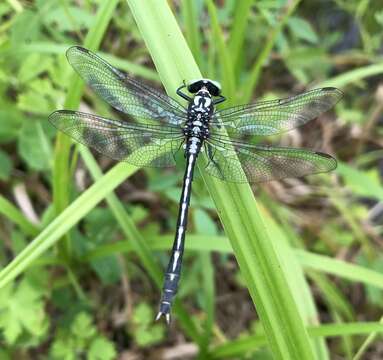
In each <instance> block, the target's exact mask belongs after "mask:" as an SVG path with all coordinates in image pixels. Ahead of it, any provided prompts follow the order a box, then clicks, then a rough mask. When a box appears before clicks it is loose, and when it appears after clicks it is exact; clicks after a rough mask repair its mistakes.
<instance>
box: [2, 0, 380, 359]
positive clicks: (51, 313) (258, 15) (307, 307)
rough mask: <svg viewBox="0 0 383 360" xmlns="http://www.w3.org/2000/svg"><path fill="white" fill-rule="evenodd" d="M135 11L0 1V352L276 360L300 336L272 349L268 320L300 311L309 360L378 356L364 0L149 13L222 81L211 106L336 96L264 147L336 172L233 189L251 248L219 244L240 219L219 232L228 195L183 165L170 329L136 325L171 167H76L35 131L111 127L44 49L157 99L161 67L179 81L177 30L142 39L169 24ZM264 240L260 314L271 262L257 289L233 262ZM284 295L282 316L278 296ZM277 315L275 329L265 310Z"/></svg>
mask: <svg viewBox="0 0 383 360" xmlns="http://www.w3.org/2000/svg"><path fill="white" fill-rule="evenodd" d="M139 3H140V2H138V1H133V0H132V1H128V3H127V2H125V1H116V0H114V1H108V2H101V1H93V0H87V1H84V2H79V1H66V0H57V1H56V0H51V1H41V0H40V1H34V2H23V1H18V0H8V1H5V2H2V3H1V4H0V19H1V22H0V93H1V95H0V143H1V149H0V191H1V195H0V213H1V214H2V216H1V219H0V237H1V242H0V264H1V265H2V268H3V270H2V271H1V272H0V287H1V288H0V344H1V346H0V359H21V358H25V359H45V358H46V359H79V358H88V359H102V360H103V359H114V358H117V357H119V358H121V359H140V358H145V359H146V358H153V359H161V358H164V359H176V358H180V359H188V358H190V359H194V358H197V357H199V358H201V359H218V358H222V359H233V358H236V359H268V358H272V356H274V357H276V358H278V351H280V350H281V349H283V346H287V349H290V348H294V346H295V344H297V343H298V344H304V341H305V336H306V335H305V334H303V335H302V337H301V338H300V336H301V334H296V335H295V338H291V339H290V337H289V336H286V337H285V339H284V340H285V341H286V344H283V343H281V341H282V340H281V337H282V336H281V334H283V331H286V334H289V332H290V331H291V332H294V331H292V330H293V328H292V327H290V328H283V324H287V325H291V323H294V321H296V323H298V324H299V323H300V322H301V321H302V320H301V319H300V317H301V318H302V319H303V322H302V324H305V326H306V327H307V331H308V334H309V336H310V338H311V339H312V345H313V346H312V349H313V351H312V354H313V356H314V357H313V358H318V359H343V358H344V359H379V358H382V357H383V345H382V344H383V342H382V340H381V338H380V337H379V333H380V332H381V331H382V330H383V325H382V324H380V323H379V321H380V319H381V316H382V305H383V298H382V291H381V290H382V288H383V274H382V272H383V257H382V255H381V247H382V241H383V240H382V219H383V207H382V201H383V190H382V186H381V176H382V165H383V163H382V160H381V159H382V154H383V151H382V145H383V143H382V140H381V134H382V132H383V131H382V124H383V115H382V114H383V111H382V110H383V83H382V81H381V79H382V75H381V74H382V73H383V57H382V54H383V41H382V39H383V10H382V8H381V4H380V1H378V0H375V1H374V0H360V1H343V0H335V1H287V2H286V1H282V0H281V1H279V0H274V1H250V0H244V1H240V2H238V1H237V2H236V1H215V2H214V1H211V0H206V1H202V0H201V1H192V0H184V1H170V2H168V3H169V5H170V6H171V9H172V11H173V13H174V15H175V18H176V20H177V23H178V26H179V27H180V28H181V30H182V32H183V34H184V35H185V37H186V40H187V43H188V46H189V47H190V49H191V51H192V53H193V55H194V58H195V60H196V62H197V65H198V67H199V69H200V71H201V72H202V74H203V75H204V76H206V77H210V78H213V79H218V80H220V81H221V82H222V84H223V91H224V94H225V95H226V96H227V97H228V98H229V99H230V104H238V103H245V102H249V101H254V100H255V99H269V98H275V97H285V96H289V95H292V94H295V93H299V92H301V91H304V90H306V89H308V88H314V87H320V86H336V87H339V88H341V89H342V90H343V91H344V92H345V97H344V99H343V100H342V102H340V103H339V104H338V105H337V106H336V108H335V110H334V111H332V112H329V113H326V114H324V115H323V116H321V118H320V119H317V120H314V121H312V122H311V123H310V124H307V125H306V126H305V127H303V128H300V129H298V130H294V131H291V132H289V133H287V134H286V135H284V136H282V137H279V138H275V139H274V138H273V139H266V141H269V142H272V143H278V144H283V145H289V146H297V147H307V148H314V149H318V150H322V151H326V152H329V153H331V154H334V155H335V156H336V158H337V159H338V160H339V167H338V168H337V170H336V171H335V172H334V173H332V174H324V175H318V176H312V177H308V178H305V179H288V180H285V181H281V182H270V183H267V184H262V185H261V186H253V189H252V190H253V192H254V194H255V197H256V199H258V208H259V210H260V212H261V214H262V218H263V222H264V223H265V225H266V230H267V231H265V234H266V233H267V234H266V235H262V234H261V235H259V232H261V233H262V231H264V230H262V227H258V228H256V229H257V231H253V233H252V234H251V235H252V236H253V237H254V243H255V244H254V245H253V246H254V247H253V248H252V249H253V250H254V253H252V252H250V253H248V254H247V253H246V248H245V246H246V243H245V242H241V241H240V240H238V239H233V235H232V233H241V231H242V228H246V226H247V222H246V223H244V224H241V223H240V220H241V219H246V216H245V214H242V215H241V216H242V217H238V219H237V221H236V222H235V223H234V225H233V224H229V223H228V222H227V212H228V211H227V203H228V202H229V201H230V197H227V198H225V197H224V196H223V195H222V194H220V193H219V188H218V187H217V186H219V185H217V184H212V183H211V182H210V181H209V180H208V179H206V177H204V174H203V171H201V174H199V173H197V174H196V179H195V185H194V188H193V197H192V208H191V216H190V226H189V230H188V236H187V250H186V254H185V255H186V260H185V266H184V271H183V278H182V281H181V288H180V291H179V295H178V298H179V300H180V301H179V302H178V303H177V305H176V315H175V319H174V320H175V321H174V322H173V323H172V325H171V327H170V329H167V328H166V326H165V325H164V324H163V323H153V317H154V315H155V312H156V311H157V306H158V300H159V296H160V293H159V288H160V286H161V281H162V273H161V272H162V269H164V268H165V266H166V263H167V261H168V252H167V250H168V249H169V248H170V246H171V242H172V240H173V232H174V229H175V223H176V214H177V206H178V198H179V195H180V191H181V188H180V186H181V179H182V174H183V163H182V162H180V164H179V166H177V168H176V169H174V170H170V171H158V170H154V169H136V168H133V167H130V166H128V165H117V166H114V165H115V164H114V163H113V162H112V161H111V160H109V159H107V158H105V157H102V156H100V155H99V154H94V155H95V156H96V159H97V162H96V161H95V160H94V158H93V156H92V155H91V153H90V152H89V151H88V150H87V149H85V148H83V147H79V146H75V147H73V148H72V150H71V151H70V147H69V146H70V144H71V143H70V141H69V140H68V138H66V137H65V136H64V135H56V131H55V129H53V128H52V127H51V126H50V124H49V123H48V122H47V116H48V115H49V113H50V112H52V111H53V110H56V109H59V108H68V109H69V108H71V109H77V108H78V107H80V109H81V110H83V111H87V112H95V113H98V114H101V115H105V116H111V117H114V118H117V117H118V116H119V115H118V113H116V112H114V111H112V109H111V108H109V107H108V105H107V104H105V103H104V102H103V101H102V100H101V99H99V98H97V97H96V96H95V94H94V93H92V92H91V91H90V89H88V88H83V86H82V83H81V81H80V80H79V78H78V76H77V75H74V74H73V71H72V69H71V68H70V66H69V65H68V64H67V61H66V59H65V56H64V54H65V50H66V49H67V48H68V47H69V46H71V45H73V44H82V45H84V46H86V47H89V48H92V49H95V50H96V49H97V48H99V49H100V54H101V55H102V56H103V57H104V58H105V59H107V60H108V61H110V62H111V63H112V64H113V65H115V66H116V67H119V68H120V69H123V70H124V71H127V72H129V73H130V74H131V75H134V76H136V77H137V78H138V79H140V80H141V81H144V82H146V83H149V84H152V85H154V86H156V87H158V88H161V82H160V78H161V80H162V82H163V84H164V85H165V87H166V89H167V90H168V92H169V93H170V94H172V92H173V93H174V90H175V84H176V83H179V80H178V79H177V76H175V75H174V74H175V73H177V72H178V73H181V75H182V74H184V76H186V75H185V73H182V71H180V70H179V69H178V68H176V67H175V66H174V64H176V63H177V61H175V60H179V61H180V62H181V63H182V62H184V65H185V66H189V64H190V66H191V67H192V66H193V65H194V63H191V62H190V60H189V58H190V57H188V54H187V53H186V50H185V58H182V59H178V58H175V57H174V54H177V51H180V49H182V38H179V39H178V40H177V42H175V43H174V44H173V46H174V48H176V50H175V52H174V53H172V52H171V51H172V50H171V49H169V48H168V44H167V43H166V38H161V37H160V36H161V35H162V34H163V33H164V29H165V28H166V30H169V31H172V30H173V29H175V26H176V24H172V23H171V20H172V19H171V18H170V17H169V18H165V16H169V15H168V13H167V12H166V6H165V5H166V4H165V2H164V1H153V2H152V1H146V2H141V3H145V4H146V6H151V8H152V12H150V11H149V10H148V11H147V12H142V10H143V9H144V8H145V5H140V4H139ZM154 6H155V8H153V7H154ZM150 14H154V15H156V14H157V15H158V19H154V20H158V23H156V22H155V21H154V20H153V18H150ZM133 15H134V16H133ZM161 16H162V17H161ZM164 20H167V21H165V24H164V25H162V24H161V21H164ZM136 21H137V22H138V25H139V29H140V31H139V30H138V27H137V24H136ZM162 26H163V27H164V29H162ZM151 31H154V34H153V33H151ZM156 31H157V33H158V34H157V35H158V38H156V34H155V32H156ZM144 40H145V42H144ZM153 44H158V45H160V46H158V47H159V48H160V49H159V50H157V51H154V50H153V48H155V47H154V45H153ZM148 49H149V50H150V55H151V56H150V55H149V51H148ZM177 49H178V50H177ZM181 52H182V51H181ZM166 56H168V58H166ZM152 59H153V61H154V63H155V65H156V67H157V70H158V73H157V72H156V70H155V67H154V64H153V62H152ZM161 61H163V62H164V64H165V65H164V64H163V63H161ZM188 61H189V62H188ZM180 66H181V65H180ZM173 83H174V84H173ZM97 164H98V165H97ZM202 168H203V167H202ZM104 172H105V173H106V175H104V176H102V173H104ZM125 179H126V180H125ZM124 180H125V181H124ZM94 182H95V184H94V185H93V186H92V184H93V183H94ZM119 184H121V185H120V186H119V187H118V188H116V187H117V186H118V185H119ZM218 184H219V183H218ZM225 186H226V185H222V187H221V189H225V191H230V192H231V195H232V193H233V191H234V190H233V188H230V187H229V188H226V187H225ZM115 188H116V190H115V191H114V192H113V193H110V191H112V190H114V189H115ZM240 190H241V192H239V194H244V193H245V191H246V190H245V189H242V188H241V189H240ZM228 196H229V195H228ZM104 200H105V201H104ZM213 200H214V201H213ZM220 201H222V204H223V205H222V206H223V207H220V206H217V204H220ZM241 201H244V199H242V200H241ZM217 208H218V209H219V210H220V211H218V213H217V210H216V209H217ZM243 209H245V206H244V207H243ZM225 211H226V213H225ZM243 211H245V210H243ZM218 215H219V216H220V217H221V220H222V222H223V224H224V226H225V230H226V233H225V232H224V231H223V227H222V225H221V222H220V220H219V218H218ZM232 215H233V217H235V215H236V214H232ZM257 216H258V215H257ZM251 218H252V219H253V216H251ZM225 234H226V235H225ZM226 236H229V237H230V242H229V240H228V238H227V237H226ZM243 237H246V236H245V235H244V236H243ZM239 239H240V236H239ZM268 239H269V240H270V244H272V245H270V246H271V248H272V247H274V249H275V252H276V256H277V258H276V259H278V260H277V261H278V262H275V263H276V264H277V265H278V264H280V266H281V267H282V274H283V276H284V277H285V278H286V279H287V283H288V288H287V287H286V288H283V285H284V283H283V282H282V291H281V292H280V293H274V292H273V293H271V295H270V301H273V300H274V301H275V300H276V303H277V304H279V303H280V304H281V305H280V306H279V307H278V306H277V305H276V306H274V307H273V308H272V309H271V310H269V309H267V308H266V306H265V301H264V299H265V297H263V298H262V295H264V296H267V293H268V291H264V292H263V293H262V291H263V290H262V289H261V286H262V284H266V286H268V288H267V289H269V291H274V290H275V288H276V287H278V286H279V283H278V281H279V280H280V278H279V277H278V274H279V271H281V270H280V269H279V266H278V268H276V269H275V274H276V275H275V274H274V275H275V276H274V277H273V275H272V274H271V275H269V277H266V279H263V278H260V277H261V275H262V272H261V270H262V269H265V267H266V266H267V264H265V265H264V266H265V267H263V268H262V264H260V265H259V269H258V268H257V271H258V273H256V275H259V276H256V277H255V278H252V273H251V271H250V270H248V269H247V268H246V266H249V264H250V265H251V264H252V261H254V259H256V260H257V261H255V262H254V266H258V263H259V262H260V261H261V259H262V255H264V254H270V256H272V255H275V254H274V250H270V249H267V248H266V249H265V246H264V245H262V244H263V243H262V241H265V240H268ZM59 240H60V241H59ZM28 244H29V245H28ZM257 244H261V245H262V246H259V247H257ZM27 245H28V246H27ZM232 247H234V249H235V255H236V257H237V260H238V262H239V263H240V265H241V269H242V272H241V273H240V272H239V269H238V266H237V261H236V258H235V257H234V255H233V250H232ZM270 251H272V252H271V253H270ZM253 258H254V259H253ZM13 259H14V261H12V260H13ZM266 260H270V259H268V258H267V259H266ZM270 261H271V260H270ZM266 262H267V261H266ZM271 262H273V261H271ZM270 269H272V268H270ZM17 275H19V276H18V277H17V278H16V276H17ZM303 275H305V278H306V280H307V281H305V280H304V277H303ZM264 276H265V275H264ZM249 291H250V294H251V296H252V297H250V296H249ZM290 292H291V294H292V298H293V299H294V304H295V305H294V306H295V307H296V308H297V309H298V311H299V314H300V316H299V315H298V313H296V312H294V311H295V307H294V306H291V304H289V303H288V300H289V296H290ZM257 294H260V298H257V296H256V295H257ZM274 295H276V296H277V298H276V299H274V298H273V296H274ZM266 299H267V298H266ZM253 302H255V304H256V309H257V310H258V313H259V317H261V319H262V322H261V321H260V320H259V317H258V316H257V312H256V310H255V308H254V304H253ZM285 302H286V304H285ZM284 309H287V310H288V311H291V314H290V315H291V316H290V318H288V317H286V319H285V318H283V316H281V315H280V312H283V310H284ZM273 314H274V319H273ZM284 321H286V322H284ZM278 323H281V324H282V325H281V326H280V329H278ZM270 324H271V325H270ZM293 337H294V336H293ZM324 339H325V340H324ZM285 356H286V357H285V358H293V357H288V356H289V355H288V354H287V353H286V355H285ZM282 358H283V356H282Z"/></svg>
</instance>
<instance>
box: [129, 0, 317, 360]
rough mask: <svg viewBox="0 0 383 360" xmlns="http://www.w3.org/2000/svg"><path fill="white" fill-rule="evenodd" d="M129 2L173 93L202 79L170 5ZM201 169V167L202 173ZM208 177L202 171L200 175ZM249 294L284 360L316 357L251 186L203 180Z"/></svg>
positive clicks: (163, 77) (161, 72)
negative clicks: (189, 82)
mask: <svg viewBox="0 0 383 360" xmlns="http://www.w3.org/2000/svg"><path fill="white" fill-rule="evenodd" d="M128 4H129V5H130V8H131V10H132V12H133V15H134V17H135V19H136V22H137V25H138V27H139V29H140V31H141V34H142V36H143V38H144V40H145V42H146V45H147V47H148V49H149V51H150V53H151V56H152V58H153V61H154V63H155V65H156V68H157V70H158V72H159V75H160V78H161V80H162V82H163V84H164V85H165V88H166V89H167V92H168V94H169V95H173V96H174V93H175V89H176V88H177V86H179V84H181V83H182V81H183V80H184V79H191V78H198V77H200V76H201V74H200V71H199V69H198V68H197V66H196V64H195V62H194V59H193V57H192V55H191V52H190V50H189V48H188V47H187V45H186V42H185V40H184V38H183V36H182V33H181V31H180V29H179V28H178V25H177V22H176V20H175V18H174V16H173V14H172V13H171V11H170V9H169V7H168V5H167V3H166V1H155V2H154V1H145V2H143V1H138V0H129V1H128ZM201 170H202V169H201ZM201 172H202V173H203V170H202V171H201ZM204 180H205V182H206V185H207V187H208V190H209V192H210V194H211V196H212V198H213V199H214V202H215V204H216V208H217V210H218V214H219V216H220V219H221V221H222V224H223V226H224V228H225V232H226V234H227V235H228V237H229V239H230V241H231V244H232V246H233V249H234V252H235V255H236V258H237V260H238V263H239V265H240V268H241V271H242V273H243V275H244V278H245V280H246V283H247V286H248V288H249V291H250V294H251V296H252V298H253V301H254V303H255V305H256V308H257V311H258V314H259V316H260V318H261V320H262V323H263V326H264V328H265V331H266V334H267V338H268V341H269V345H270V348H271V350H272V352H273V354H274V356H275V358H279V359H314V358H315V356H314V353H313V350H312V347H311V343H310V339H309V337H308V334H307V331H306V328H305V324H304V322H303V320H302V318H301V316H300V314H299V311H298V308H297V305H296V304H295V303H294V299H293V296H292V294H291V290H290V288H289V286H288V284H287V281H286V277H285V274H284V273H283V272H282V270H281V269H282V267H281V265H280V264H279V261H278V257H277V255H276V253H275V250H274V248H273V244H272V241H271V240H270V239H269V237H268V235H267V231H266V229H265V226H264V224H263V222H262V219H261V217H260V215H259V213H258V211H257V204H256V201H255V199H254V196H253V193H252V191H251V189H250V187H249V185H247V184H245V185H236V184H228V183H223V182H220V181H218V180H215V179H212V178H208V177H207V176H205V177H204Z"/></svg>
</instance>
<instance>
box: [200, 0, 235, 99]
mask: <svg viewBox="0 0 383 360" xmlns="http://www.w3.org/2000/svg"><path fill="white" fill-rule="evenodd" d="M206 5H207V9H208V12H209V16H210V23H211V27H212V32H213V33H212V39H211V40H212V41H213V43H211V44H210V46H216V47H217V49H218V55H219V59H220V62H221V64H222V65H221V82H222V88H223V89H224V91H225V94H226V96H227V98H228V100H227V102H226V104H227V103H229V102H230V101H231V99H233V96H234V94H235V78H234V68H233V61H232V59H231V56H230V53H229V49H228V47H227V46H226V43H225V38H224V35H223V32H222V29H221V27H220V25H219V21H218V14H217V8H216V6H215V5H214V3H213V1H212V0H206Z"/></svg>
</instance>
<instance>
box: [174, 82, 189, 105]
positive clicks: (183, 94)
mask: <svg viewBox="0 0 383 360" xmlns="http://www.w3.org/2000/svg"><path fill="white" fill-rule="evenodd" d="M185 87H186V84H183V85H181V86H180V87H179V88H178V89H177V91H176V93H177V95H179V96H181V97H182V98H183V99H185V100H186V101H188V102H190V101H192V98H191V97H190V96H188V95H186V94H185V93H183V92H182V91H181V89H183V88H185Z"/></svg>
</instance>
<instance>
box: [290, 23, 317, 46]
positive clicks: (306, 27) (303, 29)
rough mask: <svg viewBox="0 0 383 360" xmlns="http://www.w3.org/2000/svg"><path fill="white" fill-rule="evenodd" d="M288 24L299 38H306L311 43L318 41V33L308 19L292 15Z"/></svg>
mask: <svg viewBox="0 0 383 360" xmlns="http://www.w3.org/2000/svg"><path fill="white" fill-rule="evenodd" d="M287 24H288V26H289V28H290V29H291V31H292V32H293V34H294V35H295V36H296V37H297V38H299V39H302V40H306V41H308V42H309V43H311V44H317V43H318V40H319V39H318V36H317V34H316V33H315V31H314V29H313V28H312V26H311V25H310V23H309V22H307V21H306V20H304V19H302V18H299V17H295V16H292V17H291V18H290V19H289V21H288V22H287Z"/></svg>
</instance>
